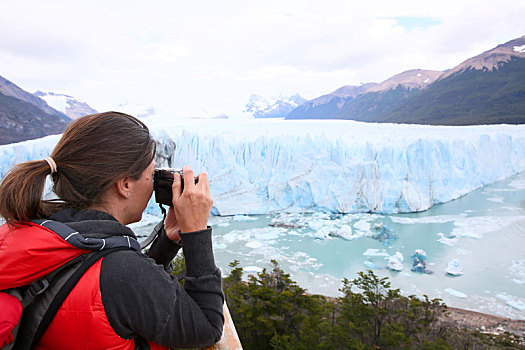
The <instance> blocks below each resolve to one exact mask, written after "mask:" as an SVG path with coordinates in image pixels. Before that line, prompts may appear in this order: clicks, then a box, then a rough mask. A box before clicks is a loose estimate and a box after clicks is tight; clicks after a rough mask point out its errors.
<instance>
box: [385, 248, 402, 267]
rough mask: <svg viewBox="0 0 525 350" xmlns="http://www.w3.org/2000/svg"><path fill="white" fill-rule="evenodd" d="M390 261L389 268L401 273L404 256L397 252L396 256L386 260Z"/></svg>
mask: <svg viewBox="0 0 525 350" xmlns="http://www.w3.org/2000/svg"><path fill="white" fill-rule="evenodd" d="M386 259H387V260H388V264H387V268H388V269H389V270H392V271H396V272H399V271H401V270H403V254H401V253H400V252H396V253H395V254H394V255H392V256H389V257H388V258H386Z"/></svg>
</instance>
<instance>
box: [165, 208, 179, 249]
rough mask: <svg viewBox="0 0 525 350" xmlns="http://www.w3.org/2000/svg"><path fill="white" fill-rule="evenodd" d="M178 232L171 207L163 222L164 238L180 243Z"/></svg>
mask: <svg viewBox="0 0 525 350" xmlns="http://www.w3.org/2000/svg"><path fill="white" fill-rule="evenodd" d="M179 230H180V226H179V223H178V222H177V218H176V217H175V211H174V210H173V207H170V208H169V209H168V215H166V219H165V220H164V231H166V236H168V238H169V239H171V240H172V241H175V242H177V243H178V242H179V241H180V235H179Z"/></svg>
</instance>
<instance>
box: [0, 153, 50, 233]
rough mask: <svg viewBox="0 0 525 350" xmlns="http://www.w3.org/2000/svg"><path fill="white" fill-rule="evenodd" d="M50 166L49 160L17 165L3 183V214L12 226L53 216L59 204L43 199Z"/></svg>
mask: <svg viewBox="0 0 525 350" xmlns="http://www.w3.org/2000/svg"><path fill="white" fill-rule="evenodd" d="M50 172H51V171H50V168H49V165H48V163H47V162H46V161H45V160H36V161H30V162H25V163H20V164H17V165H15V167H14V168H12V169H11V170H10V171H9V172H8V173H7V174H6V176H5V177H4V179H3V180H2V183H1V184H0V215H1V216H2V217H3V218H5V220H6V221H7V223H8V224H9V225H14V226H16V225H17V224H19V223H20V222H23V221H29V220H32V219H40V218H45V217H47V216H49V215H50V214H51V213H50V211H52V207H56V206H57V205H56V204H57V203H53V202H52V201H51V202H50V201H43V200H42V193H43V191H44V184H45V180H46V176H47V175H48V174H50Z"/></svg>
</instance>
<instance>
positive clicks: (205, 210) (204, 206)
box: [166, 166, 213, 238]
mask: <svg viewBox="0 0 525 350" xmlns="http://www.w3.org/2000/svg"><path fill="white" fill-rule="evenodd" d="M182 171H183V173H184V191H183V192H182V193H181V178H180V175H179V174H174V179H173V185H172V190H173V210H172V212H173V214H174V216H173V219H170V217H169V215H170V213H169V212H168V217H167V218H166V220H168V219H170V225H174V226H172V227H175V226H177V225H178V227H179V228H180V231H181V232H193V231H200V230H204V229H206V227H207V226H208V218H209V216H210V212H211V208H212V206H213V199H212V198H211V196H210V183H209V182H208V177H207V175H206V174H205V173H200V174H199V175H198V176H197V177H198V179H199V182H198V183H197V184H195V180H194V175H193V170H192V169H191V168H190V167H189V166H184V167H183V168H182ZM170 210H171V208H170ZM177 231H178V230H177ZM166 233H167V231H166ZM176 236H178V233H177V235H176ZM176 236H175V235H174V238H176ZM168 237H169V236H168Z"/></svg>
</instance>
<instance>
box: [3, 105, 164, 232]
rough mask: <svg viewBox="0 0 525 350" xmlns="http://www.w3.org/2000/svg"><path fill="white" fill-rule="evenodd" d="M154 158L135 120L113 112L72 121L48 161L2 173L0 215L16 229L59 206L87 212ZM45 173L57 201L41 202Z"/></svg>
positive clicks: (142, 128) (143, 129) (145, 130)
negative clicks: (123, 179) (51, 182)
mask: <svg viewBox="0 0 525 350" xmlns="http://www.w3.org/2000/svg"><path fill="white" fill-rule="evenodd" d="M154 157H155V141H154V140H153V138H152V137H151V135H150V133H149V130H148V128H147V127H146V125H144V123H142V122H141V121H140V120H139V119H137V118H135V117H132V116H130V115H127V114H124V113H118V112H105V113H99V114H92V115H87V116H84V117H81V118H78V119H76V120H74V121H73V122H72V123H71V124H70V125H69V126H68V127H67V129H66V131H65V132H64V134H63V135H62V137H61V138H60V140H59V141H58V143H57V145H56V146H55V148H54V149H53V152H51V155H50V157H46V158H44V159H43V160H37V161H31V162H26V163H21V164H18V165H16V166H15V167H14V168H13V169H11V170H10V171H9V172H8V173H7V175H6V176H5V177H4V179H3V181H2V183H1V184H0V215H1V216H2V217H4V218H5V220H6V221H7V223H8V224H10V225H15V226H16V225H17V224H20V223H22V222H24V221H29V220H33V219H45V218H48V217H49V216H51V215H52V214H54V213H55V212H57V211H58V210H60V209H62V208H65V207H68V208H74V209H77V210H82V209H86V208H90V207H92V206H94V205H96V204H100V201H101V200H102V197H103V194H104V193H105V191H107V190H108V188H109V187H110V186H111V185H112V184H114V183H115V182H116V181H117V180H118V179H121V178H125V177H131V178H133V179H138V178H140V176H141V174H142V172H143V171H144V169H146V168H147V167H148V166H149V165H150V163H151V162H152V161H153V158H154ZM49 174H52V175H51V176H52V179H53V192H54V193H55V194H56V196H57V197H58V199H52V200H43V199H42V193H43V191H44V184H45V180H46V176H47V175H49Z"/></svg>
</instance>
